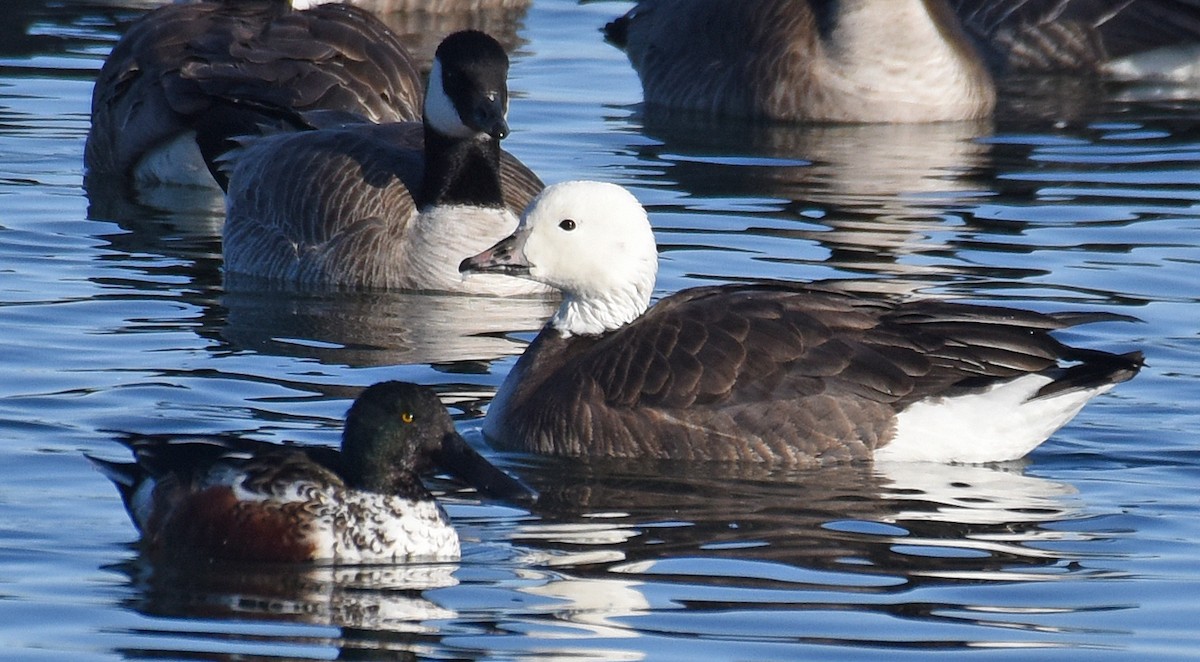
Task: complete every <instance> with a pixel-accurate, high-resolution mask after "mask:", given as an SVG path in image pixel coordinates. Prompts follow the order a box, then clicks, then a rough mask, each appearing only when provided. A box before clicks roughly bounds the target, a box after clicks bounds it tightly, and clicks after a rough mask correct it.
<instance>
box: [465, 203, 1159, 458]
mask: <svg viewBox="0 0 1200 662" xmlns="http://www.w3.org/2000/svg"><path fill="white" fill-rule="evenodd" d="M657 258H658V256H657V252H656V248H655V243H654V236H653V234H652V232H651V229H650V224H649V221H648V219H647V217H646V213H645V211H644V210H643V209H642V207H641V205H640V204H639V203H638V201H637V200H636V199H635V198H634V197H633V196H632V195H631V194H630V193H629V192H628V191H626V190H625V189H623V188H621V187H619V186H615V185H611V184H601V183H597V182H567V183H564V184H557V185H554V186H551V187H548V188H547V189H546V190H545V191H544V192H543V193H542V194H541V195H540V196H539V197H538V198H537V199H536V200H535V201H534V202H533V204H532V205H531V206H530V208H529V210H528V211H527V212H526V215H525V216H524V217H523V219H522V222H521V225H520V227H519V228H518V230H517V232H516V233H515V234H514V235H512V236H511V237H509V238H507V239H505V240H502V241H501V242H499V243H498V244H497V245H496V246H495V247H493V248H492V249H490V250H488V251H485V252H484V253H482V254H480V255H478V256H475V257H472V258H469V259H467V260H464V261H463V264H462V265H461V268H462V269H463V270H464V271H468V272H486V273H507V274H511V275H518V276H524V277H526V278H531V279H534V280H537V281H540V282H543V283H546V284H549V285H553V286H554V287H557V288H560V289H562V290H563V294H564V300H563V303H562V306H561V307H560V308H559V310H558V312H557V313H556V314H555V316H554V317H553V318H552V319H551V321H550V322H549V323H548V324H547V326H546V327H545V328H544V329H543V330H542V331H541V333H540V334H539V335H538V336H537V338H536V339H535V340H534V342H533V343H532V344H531V345H530V346H529V348H528V349H527V350H526V351H525V353H524V354H523V355H522V356H521V358H520V359H519V360H518V362H517V364H516V366H515V367H514V368H513V370H512V372H511V373H510V374H509V375H508V377H507V378H506V379H505V381H504V384H503V385H502V386H501V388H500V391H499V393H497V395H496V398H495V400H494V401H493V402H492V405H491V407H490V409H489V410H488V413H487V419H486V421H485V423H484V432H485V434H487V436H488V437H489V438H490V439H492V440H494V441H495V442H496V443H497V444H498V445H500V446H501V447H504V448H511V449H519V450H526V451H532V452H538V453H547V454H557V455H571V456H615V457H649V458H667V459H686V460H722V461H766V462H773V463H780V464H787V465H818V464H823V463H827V462H834V461H844V460H863V459H869V458H875V459H889V460H930V461H945V462H992V461H1004V460H1011V459H1015V458H1018V457H1021V456H1022V455H1024V454H1026V453H1028V452H1029V451H1030V450H1032V449H1033V448H1034V447H1036V446H1037V445H1038V444H1039V443H1041V442H1042V441H1043V440H1044V439H1046V438H1047V437H1048V436H1049V435H1050V434H1052V433H1053V432H1054V431H1055V430H1057V429H1058V428H1059V427H1061V426H1062V425H1063V424H1065V423H1066V422H1067V421H1068V420H1070V419H1071V418H1072V417H1073V416H1074V415H1075V414H1076V413H1078V411H1079V410H1080V408H1082V407H1083V405H1084V404H1085V403H1086V402H1087V401H1088V400H1089V399H1091V398H1092V397H1094V396H1096V395H1098V394H1100V393H1103V392H1105V391H1107V390H1108V389H1110V388H1111V387H1112V386H1113V385H1114V384H1116V383H1119V382H1122V381H1125V380H1128V379H1130V378H1131V377H1133V376H1134V375H1135V374H1136V373H1137V371H1138V370H1139V368H1140V366H1141V364H1142V357H1141V354H1139V353H1136V352H1135V353H1130V354H1124V355H1116V354H1109V353H1106V352H1101V351H1096V350H1089V349H1080V348H1075V347H1070V346H1067V345H1064V344H1062V343H1061V342H1059V341H1057V340H1056V339H1054V338H1053V337H1052V336H1051V335H1050V332H1051V331H1053V330H1056V329H1062V328H1066V327H1069V326H1073V325H1076V324H1082V323H1086V322H1094V321H1103V320H1117V319H1128V318H1122V317H1120V316H1116V315H1106V314H1103V313H1091V314H1087V313H1053V314H1042V313H1037V312H1030V311H1023V310H1012V309H1006V308H994V307H988V306H976V305H968V304H961V303H952V302H946V301H932V300H929V301H909V302H904V303H897V302H894V301H886V300H868V299H862V298H858V297H853V296H850V295H847V294H843V293H838V292H835V291H830V290H823V289H820V288H817V287H813V286H809V285H802V284H789V283H775V284H760V285H730V286H724V287H698V288H693V289H688V290H684V291H682V292H679V293H677V294H674V295H672V296H669V297H667V298H665V299H663V300H662V301H660V302H659V303H658V304H657V305H655V306H654V307H653V308H649V309H648V310H647V307H648V306H649V301H650V294H651V292H652V290H653V287H654V280H655V274H656V271H657ZM1066 362H1069V363H1071V365H1066V364H1065V363H1066Z"/></svg>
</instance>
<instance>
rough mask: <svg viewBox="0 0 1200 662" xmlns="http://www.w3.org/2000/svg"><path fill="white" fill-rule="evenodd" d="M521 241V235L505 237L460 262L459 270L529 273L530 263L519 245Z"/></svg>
mask: <svg viewBox="0 0 1200 662" xmlns="http://www.w3.org/2000/svg"><path fill="white" fill-rule="evenodd" d="M519 243H520V238H519V235H516V234H514V235H511V236H508V237H505V238H504V239H501V240H500V241H498V242H496V245H495V246H492V247H491V248H489V249H487V250H486V251H484V252H482V253H480V254H478V255H475V256H472V257H469V258H467V259H465V260H463V261H462V262H460V263H459V265H458V271H459V273H464V274H467V273H476V274H508V275H509V276H525V275H528V274H529V264H528V263H527V262H526V261H525V255H524V253H523V252H522V251H521V250H520V249H519V247H518V244H519Z"/></svg>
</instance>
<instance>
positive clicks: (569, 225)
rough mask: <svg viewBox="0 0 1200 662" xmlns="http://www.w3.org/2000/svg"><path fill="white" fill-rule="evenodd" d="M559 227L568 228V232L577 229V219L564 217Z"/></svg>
mask: <svg viewBox="0 0 1200 662" xmlns="http://www.w3.org/2000/svg"><path fill="white" fill-rule="evenodd" d="M558 227H560V228H562V229H564V230H566V231H567V232H570V231H571V230H574V229H575V221H572V220H571V219H569V218H564V219H563V220H561V221H559V222H558Z"/></svg>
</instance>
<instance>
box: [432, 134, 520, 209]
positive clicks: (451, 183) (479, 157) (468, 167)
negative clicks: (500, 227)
mask: <svg viewBox="0 0 1200 662" xmlns="http://www.w3.org/2000/svg"><path fill="white" fill-rule="evenodd" d="M431 205H471V206H475V207H503V206H504V196H503V194H502V193H501V191H500V141H499V140H497V139H495V138H492V137H490V136H485V137H484V138H451V137H449V136H446V135H444V134H442V133H438V132H437V131H436V130H434V129H433V128H432V127H430V126H429V125H428V124H426V125H425V179H424V181H423V182H422V185H421V200H420V201H419V205H418V207H419V208H421V209H424V208H426V207H429V206H431Z"/></svg>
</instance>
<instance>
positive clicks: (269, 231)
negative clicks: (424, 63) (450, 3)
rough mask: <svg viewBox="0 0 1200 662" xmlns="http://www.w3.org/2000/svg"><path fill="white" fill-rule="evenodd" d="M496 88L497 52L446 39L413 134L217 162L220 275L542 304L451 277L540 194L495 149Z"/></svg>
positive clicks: (403, 131) (408, 129)
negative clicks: (221, 171) (221, 184)
mask: <svg viewBox="0 0 1200 662" xmlns="http://www.w3.org/2000/svg"><path fill="white" fill-rule="evenodd" d="M507 76H508V56H507V55H505V53H504V49H503V48H502V47H501V46H500V44H499V43H497V42H496V41H495V40H494V39H492V38H491V37H489V36H488V35H486V34H484V33H482V32H478V31H474V30H465V31H462V32H456V33H454V34H452V35H450V36H448V37H446V39H445V40H443V41H442V43H441V44H440V45H439V47H438V50H437V53H436V55H435V57H434V62H433V70H432V71H431V72H430V76H429V84H428V90H427V93H426V96H425V105H424V122H423V123H417V122H406V123H390V124H379V125H376V124H370V123H353V124H345V125H342V126H339V127H329V128H324V129H318V130H314V131H300V132H293V133H281V134H277V135H271V136H266V137H262V138H253V139H251V140H248V141H247V143H246V145H245V146H244V147H242V148H239V149H236V150H234V151H232V152H230V153H229V154H227V155H226V156H225V157H223V158H224V159H225V160H226V161H227V164H226V167H227V168H228V171H229V189H228V191H227V196H226V200H227V214H226V221H225V229H224V253H225V269H226V272H227V273H229V274H232V275H235V276H237V275H241V276H252V277H258V278H266V279H271V280H276V281H283V282H287V283H291V284H296V285H304V286H327V285H332V286H341V287H374V288H395V289H406V290H431V291H449V292H466V293H472V294H488V295H502V296H503V295H531V294H539V295H540V294H546V293H548V292H550V291H551V290H550V289H549V288H547V287H546V286H544V285H541V284H538V283H532V282H522V281H519V280H515V279H511V278H500V277H495V276H484V277H480V278H469V279H464V278H463V277H462V275H461V274H459V273H458V269H457V266H458V263H459V262H460V261H461V260H462V259H463V258H464V257H466V256H468V255H471V254H473V253H476V252H478V251H480V250H482V249H484V248H486V247H487V246H490V245H491V244H492V243H494V242H495V241H496V240H498V239H500V238H501V237H503V236H505V235H507V234H508V233H510V232H512V230H513V229H514V228H515V227H516V225H517V214H519V213H520V211H521V210H522V209H524V208H525V206H526V205H527V204H528V203H529V201H530V200H531V199H533V197H534V196H535V195H536V194H537V193H538V192H539V191H540V190H541V189H542V183H541V181H540V180H539V179H538V178H537V176H536V175H534V174H533V173H532V172H531V171H530V170H529V169H528V168H526V167H525V166H524V165H522V164H521V163H520V161H518V160H517V159H516V158H514V157H513V156H511V155H510V154H508V153H506V152H503V151H502V150H501V149H500V139H501V138H504V137H505V136H506V135H508V123H507V121H506V119H505V115H506V113H507V111H508V87H507Z"/></svg>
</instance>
